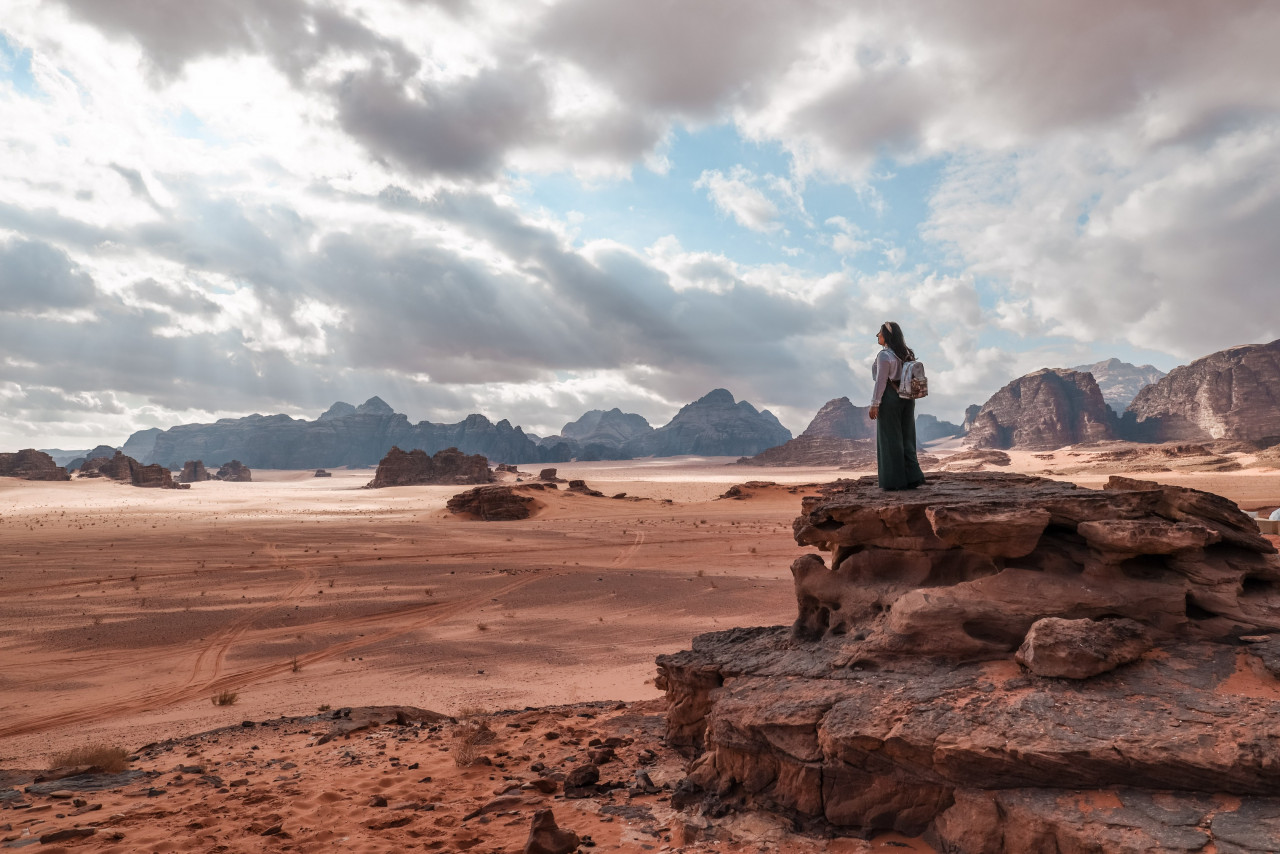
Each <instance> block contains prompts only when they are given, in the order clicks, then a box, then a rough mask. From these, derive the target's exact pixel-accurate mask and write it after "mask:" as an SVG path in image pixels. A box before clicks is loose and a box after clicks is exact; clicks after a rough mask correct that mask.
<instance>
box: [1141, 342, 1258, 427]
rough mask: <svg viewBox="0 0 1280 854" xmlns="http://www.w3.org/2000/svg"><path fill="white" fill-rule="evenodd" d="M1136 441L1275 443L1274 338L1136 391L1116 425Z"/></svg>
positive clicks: (1174, 372) (1175, 371)
mask: <svg viewBox="0 0 1280 854" xmlns="http://www.w3.org/2000/svg"><path fill="white" fill-rule="evenodd" d="M1120 429H1121V433H1122V434H1123V435H1124V437H1125V438H1128V439H1132V440H1134V441H1141V442H1170V441H1207V440H1210V439H1227V440H1233V441H1237V442H1249V443H1252V444H1254V445H1256V446H1259V447H1270V446H1272V445H1277V444H1280V340H1276V341H1272V342H1271V343H1270V344H1246V345H1243V346H1239V347H1230V348H1228V349H1226V350H1220V351H1219V352H1217V353H1212V354H1210V355H1208V356H1205V357H1204V358H1201V359H1196V360H1195V361H1194V362H1192V363H1191V364H1189V365H1183V366H1181V367H1178V368H1174V369H1173V370H1172V371H1170V372H1169V374H1168V376H1166V377H1164V378H1162V379H1161V380H1159V381H1158V382H1156V383H1153V384H1152V385H1149V386H1147V387H1146V388H1144V389H1142V391H1140V392H1138V395H1137V397H1135V398H1134V399H1133V402H1132V403H1130V404H1129V408H1128V410H1127V411H1126V412H1125V414H1124V420H1123V421H1122V422H1121V425H1120Z"/></svg>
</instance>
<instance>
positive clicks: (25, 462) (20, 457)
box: [0, 448, 71, 480]
mask: <svg viewBox="0 0 1280 854" xmlns="http://www.w3.org/2000/svg"><path fill="white" fill-rule="evenodd" d="M0 477H16V478H18V479H20V480H71V475H69V474H67V470H66V469H64V468H63V467H62V466H60V465H58V464H57V463H55V462H54V461H53V457H51V456H49V455H48V454H46V453H45V452H44V451H37V450H36V449H35V448H26V449H24V450H21V451H17V452H15V453H12V454H0Z"/></svg>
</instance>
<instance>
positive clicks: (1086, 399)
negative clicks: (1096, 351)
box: [968, 368, 1116, 451]
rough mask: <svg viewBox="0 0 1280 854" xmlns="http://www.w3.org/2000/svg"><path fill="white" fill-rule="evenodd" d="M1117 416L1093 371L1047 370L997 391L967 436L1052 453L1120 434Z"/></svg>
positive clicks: (979, 442)
mask: <svg viewBox="0 0 1280 854" xmlns="http://www.w3.org/2000/svg"><path fill="white" fill-rule="evenodd" d="M1115 423H1116V418H1115V414H1114V413H1113V412H1112V411H1111V409H1110V408H1109V407H1108V406H1107V404H1106V402H1105V401H1104V400H1103V399H1102V392H1101V391H1100V390H1099V389H1098V384H1097V383H1096V382H1094V379H1093V377H1092V376H1091V375H1089V374H1083V373H1080V372H1079V371H1068V370H1063V369H1057V370H1050V369H1049V368H1045V369H1043V370H1039V371H1036V372H1034V373H1031V374H1027V375H1026V376H1022V377H1019V378H1018V379H1016V380H1014V381H1013V382H1011V383H1009V384H1008V385H1006V386H1005V387H1004V388H1002V389H1000V391H998V392H996V393H995V394H994V395H992V397H991V399H990V400H988V401H987V402H986V403H985V404H983V406H982V409H980V410H979V411H978V414H977V415H976V416H974V418H973V421H972V424H971V425H970V426H969V431H968V436H969V439H970V441H971V442H972V444H973V445H974V446H975V447H978V448H1017V449H1020V450H1032V451H1049V450H1053V449H1054V448H1061V447H1062V446H1064V445H1074V444H1077V443H1079V442H1100V441H1104V440H1107V439H1114V438H1116V432H1115Z"/></svg>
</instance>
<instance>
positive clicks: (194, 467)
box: [178, 460, 213, 483]
mask: <svg viewBox="0 0 1280 854" xmlns="http://www.w3.org/2000/svg"><path fill="white" fill-rule="evenodd" d="M212 479H213V475H211V474H209V471H208V469H206V468H205V467H204V461H202V460H187V461H186V462H185V463H183V464H182V472H181V474H179V475H178V483H201V482H203V481H206V480H212Z"/></svg>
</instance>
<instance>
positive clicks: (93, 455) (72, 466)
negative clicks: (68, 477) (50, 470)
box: [67, 445, 128, 471]
mask: <svg viewBox="0 0 1280 854" xmlns="http://www.w3.org/2000/svg"><path fill="white" fill-rule="evenodd" d="M115 454H116V449H115V448H113V447H111V446H110V445H99V446H98V447H96V448H94V449H93V450H91V451H86V452H85V453H83V454H81V455H79V456H77V457H76V458H75V459H73V460H71V462H69V463H67V471H78V470H79V469H80V468H81V467H82V466H83V465H84V464H85V463H87V462H88V461H89V460H97V459H108V460H109V459H111V458H112V457H114V456H115ZM125 454H126V455H127V454H128V451H126V452H125Z"/></svg>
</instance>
